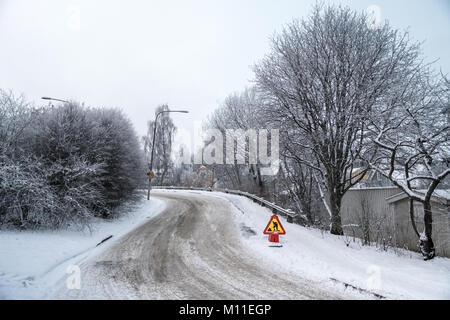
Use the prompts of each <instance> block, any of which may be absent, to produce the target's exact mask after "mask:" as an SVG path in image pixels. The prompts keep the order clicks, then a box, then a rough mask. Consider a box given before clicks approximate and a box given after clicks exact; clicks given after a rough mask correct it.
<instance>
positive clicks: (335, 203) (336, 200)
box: [330, 192, 344, 235]
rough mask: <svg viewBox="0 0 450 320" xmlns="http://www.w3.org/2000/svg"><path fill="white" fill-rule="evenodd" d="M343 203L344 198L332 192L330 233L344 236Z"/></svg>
mask: <svg viewBox="0 0 450 320" xmlns="http://www.w3.org/2000/svg"><path fill="white" fill-rule="evenodd" d="M341 201H342V196H340V195H339V194H337V193H336V192H330V209H331V226H330V233H331V234H335V235H344V231H343V230H342V222H341Z"/></svg>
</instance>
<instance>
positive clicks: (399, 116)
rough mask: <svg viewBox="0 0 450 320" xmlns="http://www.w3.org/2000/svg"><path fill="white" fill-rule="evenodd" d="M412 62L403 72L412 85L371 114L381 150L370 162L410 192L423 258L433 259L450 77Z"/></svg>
mask: <svg viewBox="0 0 450 320" xmlns="http://www.w3.org/2000/svg"><path fill="white" fill-rule="evenodd" d="M415 54H417V52H415ZM409 67H410V68H411V69H412V70H414V72H411V73H409V74H404V75H403V76H404V77H405V78H407V80H408V83H409V84H410V85H409V86H408V87H404V90H401V91H400V90H395V91H394V92H392V95H391V96H390V97H389V100H387V101H385V103H384V104H382V105H380V106H379V107H378V108H377V109H376V110H374V112H373V114H372V122H371V125H370V126H369V128H370V129H371V130H372V131H373V134H374V135H373V143H374V145H375V146H376V147H377V148H378V152H377V157H376V158H374V159H372V161H369V162H370V165H371V167H372V168H373V169H375V170H376V171H378V172H379V173H381V174H382V175H384V176H385V177H387V178H389V179H390V180H391V181H392V182H393V183H394V184H395V185H396V186H397V187H399V188H400V189H401V190H403V191H404V192H405V193H406V194H407V195H408V197H409V198H410V215H411V221H412V224H413V229H414V231H415V233H416V234H417V236H418V238H419V248H420V250H421V252H422V254H423V255H424V257H425V259H432V258H433V257H434V255H435V248H434V243H433V239H432V230H433V224H432V223H433V213H432V208H431V196H432V195H433V192H434V191H435V190H436V189H437V188H438V187H439V185H440V184H441V183H442V182H443V181H444V179H446V177H447V176H448V175H449V173H450V161H449V160H450V125H449V121H448V120H449V106H450V99H449V98H450V90H449V86H448V80H447V79H445V78H444V79H443V80H442V81H440V80H436V79H439V77H438V76H437V75H436V74H434V73H433V72H432V71H430V68H429V66H427V65H423V64H421V63H413V62H411V64H410V65H409ZM413 201H417V202H420V203H421V204H422V205H423V211H424V230H423V231H422V232H420V233H419V231H418V230H417V227H416V226H415V221H414V214H413V210H414V207H413Z"/></svg>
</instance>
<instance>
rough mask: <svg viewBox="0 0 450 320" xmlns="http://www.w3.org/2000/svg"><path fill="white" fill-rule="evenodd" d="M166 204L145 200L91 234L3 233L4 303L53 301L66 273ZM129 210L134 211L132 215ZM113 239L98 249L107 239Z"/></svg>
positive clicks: (97, 224)
mask: <svg viewBox="0 0 450 320" xmlns="http://www.w3.org/2000/svg"><path fill="white" fill-rule="evenodd" d="M165 207H166V205H165V203H164V201H162V200H159V199H155V198H152V199H151V200H150V201H147V200H146V199H144V198H142V199H141V200H140V201H138V203H136V204H133V205H130V206H127V207H126V208H124V210H123V211H126V212H124V213H123V214H122V215H121V216H120V217H119V218H117V219H114V220H109V221H107V220H102V219H97V220H95V221H94V222H93V224H92V232H91V233H90V232H89V231H85V232H81V231H71V230H58V231H4V230H2V231H0V299H40V298H46V297H51V293H52V289H53V286H54V284H55V283H56V282H57V281H60V280H61V279H62V278H65V277H67V276H68V274H66V269H67V267H68V266H69V265H71V264H78V263H81V262H82V261H84V260H85V259H87V258H88V257H90V256H92V255H95V254H98V253H100V252H101V251H102V250H104V249H105V248H107V247H109V246H110V245H111V244H113V243H114V242H115V241H117V240H118V239H119V238H120V237H121V236H123V235H124V234H126V233H128V232H129V231H131V230H132V229H134V228H136V227H138V226H139V225H141V224H143V223H145V222H146V221H147V220H148V219H150V218H152V217H154V216H156V215H157V214H159V213H161V212H162V211H163V210H164V209H165ZM128 210H130V211H129V212H128ZM109 235H113V237H112V238H111V239H110V240H108V241H106V242H105V243H103V244H102V245H100V246H98V247H96V245H97V244H98V243H99V242H101V241H102V240H103V239H105V238H106V237H108V236H109Z"/></svg>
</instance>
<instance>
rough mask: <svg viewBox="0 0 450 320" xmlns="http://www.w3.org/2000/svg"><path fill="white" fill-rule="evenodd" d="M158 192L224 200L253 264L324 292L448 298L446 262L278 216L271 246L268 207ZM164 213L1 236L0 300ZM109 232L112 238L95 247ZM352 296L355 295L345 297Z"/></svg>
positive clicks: (50, 284) (135, 211)
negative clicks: (89, 227)
mask: <svg viewBox="0 0 450 320" xmlns="http://www.w3.org/2000/svg"><path fill="white" fill-rule="evenodd" d="M158 192H160V191H158ZM163 192H179V193H183V194H189V193H197V194H198V193H201V194H204V195H205V196H209V197H219V198H222V199H226V200H227V201H229V202H230V203H231V204H232V207H233V208H234V210H233V212H232V213H231V214H232V217H233V219H234V222H235V223H236V225H237V226H239V227H240V228H239V230H241V232H239V233H237V234H236V237H237V238H236V241H238V242H239V243H241V244H242V245H244V246H245V248H246V249H247V250H246V251H248V252H249V254H251V255H253V256H254V257H255V259H254V261H258V259H263V260H264V261H265V262H267V263H269V264H270V265H272V266H273V267H274V268H275V269H277V270H280V271H283V272H286V273H291V274H292V275H298V276H301V277H302V278H305V279H311V280H313V281H315V282H316V283H317V282H318V283H323V286H324V288H326V287H330V286H341V287H343V285H342V283H344V282H345V283H348V284H351V285H353V286H355V287H358V288H362V289H365V290H368V291H370V292H373V293H377V294H380V295H382V296H385V297H387V298H389V299H450V259H447V258H440V257H437V258H435V259H433V260H432V261H423V260H422V258H421V256H420V255H419V254H418V253H415V252H410V251H406V250H401V249H396V250H395V251H394V250H391V251H388V252H384V251H379V250H377V249H376V248H375V247H365V246H361V245H360V244H359V242H358V241H356V242H353V241H350V242H349V243H348V242H347V241H346V239H345V237H338V236H332V235H330V234H328V233H326V232H321V231H319V230H315V229H310V228H304V227H301V226H299V225H295V224H290V223H287V221H286V220H285V219H284V218H282V217H280V219H281V222H282V224H283V227H284V228H285V229H286V232H287V234H286V235H283V236H280V238H281V243H282V244H283V247H282V248H273V247H269V246H268V244H269V243H268V241H267V236H265V235H263V234H262V231H263V229H264V228H265V226H266V224H267V222H268V220H269V218H270V216H271V215H272V213H271V211H270V210H268V209H267V208H263V207H261V206H259V205H257V204H255V203H253V202H252V201H250V200H249V199H247V198H244V197H241V196H236V195H229V194H225V193H219V192H201V191H173V190H171V191H163ZM164 208H165V203H164V202H163V201H161V200H157V199H152V200H151V201H150V202H147V201H146V200H144V199H143V200H142V201H140V202H139V203H138V204H137V206H136V207H134V208H130V209H129V210H128V211H129V214H126V215H123V216H122V217H121V218H120V219H118V220H114V221H110V222H108V221H103V220H99V221H97V222H96V223H95V224H94V231H93V232H92V234H90V233H88V232H86V233H80V232H77V231H67V230H66V231H55V232H50V231H46V232H42V231H40V232H28V231H27V232H17V231H0V299H5V298H9V299H16V298H20V299H34V298H51V297H52V296H53V293H54V292H53V291H54V289H55V287H56V285H55V284H56V283H57V282H58V281H61V279H63V278H66V277H68V273H66V272H67V268H68V266H70V265H76V264H80V263H81V262H83V261H86V260H87V259H88V258H90V257H93V256H96V255H98V254H99V253H101V252H102V251H103V250H105V248H107V247H109V246H111V244H112V243H114V242H115V241H117V239H118V238H119V237H120V236H121V235H124V234H126V233H128V232H129V231H131V230H132V229H134V228H136V227H137V226H138V225H140V224H142V223H143V222H145V221H146V220H147V219H148V218H150V217H153V216H156V215H157V214H158V213H160V212H162V211H163V210H164ZM249 230H252V231H254V233H253V232H251V231H250V232H249ZM111 234H112V235H114V237H113V238H112V239H111V240H109V241H107V242H105V243H104V244H102V245H101V246H99V247H96V245H97V243H99V242H100V241H101V240H102V239H104V238H105V237H107V236H109V235H111ZM346 243H348V246H347V244H346ZM255 263H256V262H255ZM332 278H333V279H336V280H337V281H334V280H331V279H332ZM348 290H352V289H348ZM351 296H354V292H353V295H352V294H350V292H349V298H350V297H351Z"/></svg>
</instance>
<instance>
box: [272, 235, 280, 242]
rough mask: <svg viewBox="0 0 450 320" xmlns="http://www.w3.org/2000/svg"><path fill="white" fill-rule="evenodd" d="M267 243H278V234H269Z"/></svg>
mask: <svg viewBox="0 0 450 320" xmlns="http://www.w3.org/2000/svg"><path fill="white" fill-rule="evenodd" d="M269 241H270V242H280V236H279V234H278V233H270V234H269Z"/></svg>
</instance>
